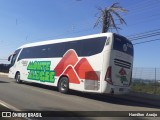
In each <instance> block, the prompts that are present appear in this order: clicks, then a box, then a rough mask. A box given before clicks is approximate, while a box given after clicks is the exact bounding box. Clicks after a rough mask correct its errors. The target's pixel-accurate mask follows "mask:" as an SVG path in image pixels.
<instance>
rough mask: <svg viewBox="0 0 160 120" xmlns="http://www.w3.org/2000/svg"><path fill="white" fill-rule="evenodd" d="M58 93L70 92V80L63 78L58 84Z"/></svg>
mask: <svg viewBox="0 0 160 120" xmlns="http://www.w3.org/2000/svg"><path fill="white" fill-rule="evenodd" d="M58 91H59V92H61V93H63V94H67V93H68V92H69V80H68V78H67V77H62V78H60V80H59V83H58Z"/></svg>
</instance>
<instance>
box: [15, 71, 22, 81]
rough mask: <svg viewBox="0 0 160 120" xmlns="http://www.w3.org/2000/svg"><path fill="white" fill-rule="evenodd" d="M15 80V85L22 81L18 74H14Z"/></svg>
mask: <svg viewBox="0 0 160 120" xmlns="http://www.w3.org/2000/svg"><path fill="white" fill-rule="evenodd" d="M15 78H16V82H17V83H22V80H21V79H20V73H19V72H17V73H16V77H15Z"/></svg>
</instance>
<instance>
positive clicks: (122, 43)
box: [113, 34, 133, 56]
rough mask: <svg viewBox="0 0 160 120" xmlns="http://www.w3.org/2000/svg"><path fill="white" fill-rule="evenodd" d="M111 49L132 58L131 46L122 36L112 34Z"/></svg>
mask: <svg viewBox="0 0 160 120" xmlns="http://www.w3.org/2000/svg"><path fill="white" fill-rule="evenodd" d="M113 49H114V50H118V51H121V52H124V53H127V54H129V55H131V56H133V45H132V43H131V42H130V41H129V40H127V38H125V37H123V36H120V35H117V34H114V42H113Z"/></svg>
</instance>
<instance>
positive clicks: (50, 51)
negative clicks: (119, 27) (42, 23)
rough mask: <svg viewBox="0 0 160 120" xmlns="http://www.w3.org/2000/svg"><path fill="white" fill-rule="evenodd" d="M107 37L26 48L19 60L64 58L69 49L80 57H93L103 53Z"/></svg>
mask: <svg viewBox="0 0 160 120" xmlns="http://www.w3.org/2000/svg"><path fill="white" fill-rule="evenodd" d="M105 42H106V37H99V38H92V39H85V40H78V41H70V42H62V43H55V44H48V45H41V46H34V47H28V48H24V49H23V50H22V52H21V54H20V56H19V59H18V60H21V59H26V58H53V57H62V56H63V55H64V54H65V53H66V52H67V51H68V50H69V49H73V50H75V51H76V53H77V55H78V56H91V55H95V54H98V53H100V52H102V50H103V48H104V45H105Z"/></svg>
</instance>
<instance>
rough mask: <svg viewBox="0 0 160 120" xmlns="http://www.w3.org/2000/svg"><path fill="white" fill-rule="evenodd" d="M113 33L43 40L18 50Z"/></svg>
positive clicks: (25, 45)
mask: <svg viewBox="0 0 160 120" xmlns="http://www.w3.org/2000/svg"><path fill="white" fill-rule="evenodd" d="M112 34H113V33H111V32H109V33H100V34H93V35H87V36H80V37H74V38H62V39H54V40H45V41H40V42H33V43H29V44H24V45H22V46H21V47H19V48H18V49H20V48H26V47H33V46H39V45H47V44H54V43H61V42H67V41H76V40H82V39H89V38H95V37H105V36H107V35H112Z"/></svg>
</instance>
